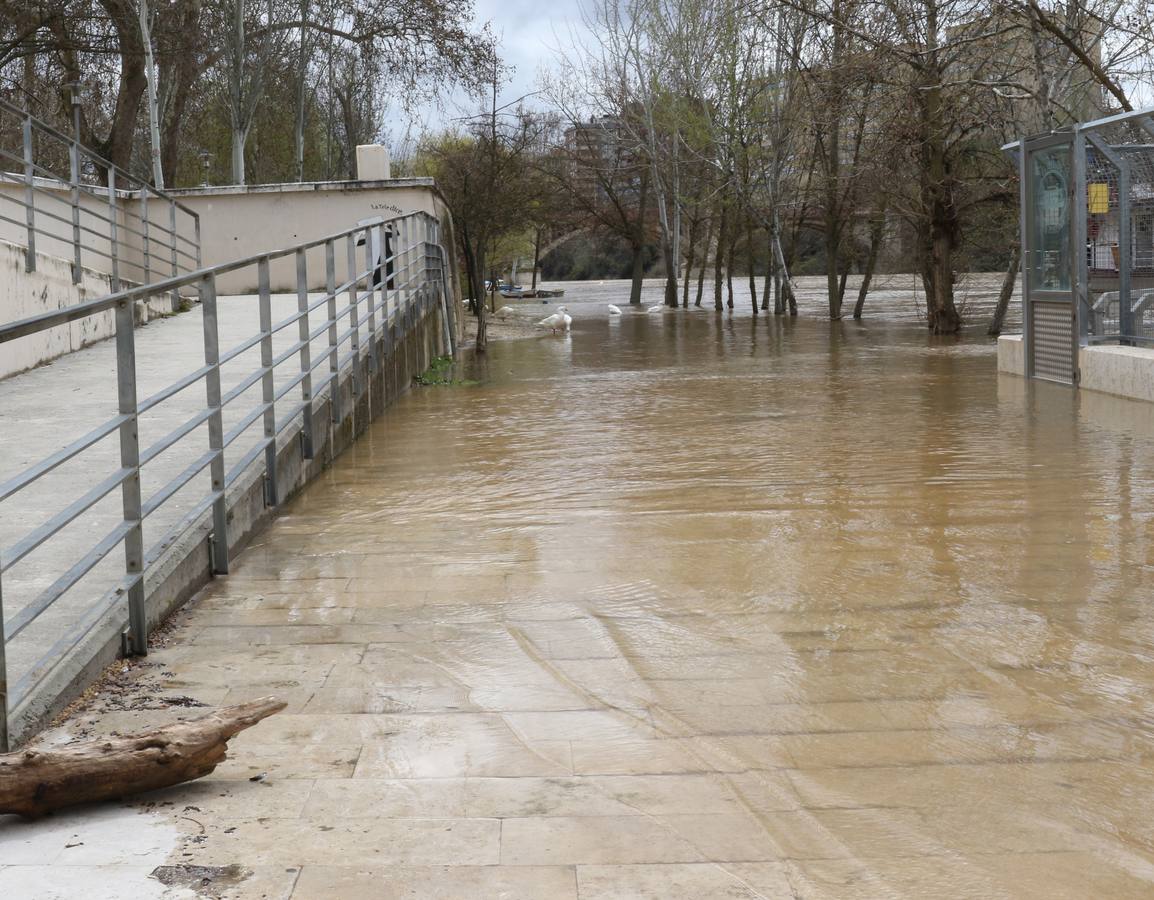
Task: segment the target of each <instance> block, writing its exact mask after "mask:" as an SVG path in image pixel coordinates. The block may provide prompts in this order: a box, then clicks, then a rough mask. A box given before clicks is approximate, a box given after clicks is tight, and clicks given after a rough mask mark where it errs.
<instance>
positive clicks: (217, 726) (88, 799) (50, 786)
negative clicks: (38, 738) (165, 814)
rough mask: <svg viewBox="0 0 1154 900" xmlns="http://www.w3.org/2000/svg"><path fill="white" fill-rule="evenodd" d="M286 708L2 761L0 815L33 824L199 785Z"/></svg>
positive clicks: (228, 711) (230, 711)
mask: <svg viewBox="0 0 1154 900" xmlns="http://www.w3.org/2000/svg"><path fill="white" fill-rule="evenodd" d="M285 705H286V704H285V702H284V701H283V700H277V699H275V698H273V697H265V698H263V699H260V700H254V701H252V702H251V703H242V704H240V705H239V706H228V707H225V708H224V709H221V710H218V711H217V712H215V713H212V714H211V715H207V716H203V717H202V718H199V719H193V720H192V721H189V722H177V723H175V724H172V725H165V726H162V727H160V728H157V729H154V730H153V731H145V732H141V733H139V734H134V735H130V736H128V737H114V738H102V739H100V740H96V741H84V742H83V743H77V744H69V745H65V746H62V747H52V748H47V749H43V750H39V749H29V750H20V751H17V752H16V753H6V754H3V755H0V813H10V814H15V815H18V816H24V817H25V818H28V819H32V818H37V817H39V816H42V815H44V814H45V813H48V812H51V811H52V810H54V809H60V808H61V807H64V806H74V805H75V804H77V803H93V802H95V801H98V800H114V799H117V798H120V797H124V796H127V795H130V794H140V793H143V792H145V791H154V790H157V789H158V788H163V787H169V786H170V785H174V784H181V783H182V782H185V781H192V780H193V779H196V778H201V777H203V776H205V775H207V774H208V773H209V772H211V771H212V770H213V769H215V768H216V767H217V765H218V764H219V763H221V762H222V761H223V760H224V758H225V751H226V750H227V749H228V741H229V739H230V738H231V737H233V735H235V734H237V733H238V732H240V731H243V730H244V729H246V728H251V727H252V726H253V725H255V724H256V723H257V722H259V721H260V720H261V719H264V718H267V717H268V716H271V715H272V714H273V713H277V712H280V711H281V710H282V709H284V708H285Z"/></svg>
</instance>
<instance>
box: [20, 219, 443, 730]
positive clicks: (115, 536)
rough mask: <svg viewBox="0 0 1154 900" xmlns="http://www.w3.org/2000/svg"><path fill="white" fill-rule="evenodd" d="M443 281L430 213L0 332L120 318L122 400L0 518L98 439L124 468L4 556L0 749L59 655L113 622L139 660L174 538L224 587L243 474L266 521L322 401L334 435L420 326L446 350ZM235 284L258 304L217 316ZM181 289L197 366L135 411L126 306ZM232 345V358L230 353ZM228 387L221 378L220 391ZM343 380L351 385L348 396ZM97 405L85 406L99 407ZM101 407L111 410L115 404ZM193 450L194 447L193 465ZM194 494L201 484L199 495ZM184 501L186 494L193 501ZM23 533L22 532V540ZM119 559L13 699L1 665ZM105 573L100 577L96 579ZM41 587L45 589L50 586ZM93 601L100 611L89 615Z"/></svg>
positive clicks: (29, 480) (118, 396)
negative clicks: (51, 558) (281, 286)
mask: <svg viewBox="0 0 1154 900" xmlns="http://www.w3.org/2000/svg"><path fill="white" fill-rule="evenodd" d="M310 251H312V253H311V258H312V259H313V261H314V263H315V262H316V261H318V260H320V259H321V258H322V255H323V265H324V277H323V284H324V288H323V290H311V291H310V283H312V284H320V283H321V278H320V273H319V271H317V272H315V274H314V275H313V276H312V277H311V278H310V272H309V269H310V266H309V260H310ZM282 260H283V261H284V262H285V263H291V266H292V269H291V270H290V271H293V272H295V274H293V275H290V276H288V278H289V279H290V280H291V281H292V283H293V286H294V290H291V291H287V292H283V293H279V294H274V293H273V291H272V290H271V288H270V284H271V281H272V276H271V274H270V273H271V272H273V271H274V270H278V269H279V268H280V266H274V264H276V263H277V262H278V261H282ZM283 264H284V263H282V265H283ZM446 266H447V257H446V252H445V248H444V247H443V246H442V245H441V243H440V225H439V223H438V221H437V219H436V218H435V217H433V216H431V215H429V214H427V213H415V214H411V215H408V216H402V217H398V218H394V219H389V220H385V219H379V218H378V219H374V220H369V221H368V222H365V223H361V224H360V225H358V226H357V227H355V228H352V229H349V230H348V231H344V232H341V233H339V234H334V235H330V236H328V237H325V238H321V239H319V240H314V241H310V242H308V243H304V244H299V245H297V246H294V247H290V248H286V249H282V250H278V251H275V252H271V253H262V254H258V255H256V256H251V257H248V258H245V259H241V260H237V261H235V262H230V263H227V264H223V265H218V266H213V267H211V268H206V269H201V270H197V271H193V272H189V273H187V274H184V275H178V276H177V277H174V278H168V279H164V280H162V281H157V282H155V283H153V284H149V285H146V286H143V287H138V288H132V289H128V290H122V291H119V292H117V293H113V294H110V295H109V296H106V297H102V298H100V299H98V300H92V301H89V302H86V303H80V304H78V305H75V306H72V307H68V308H64V309H60V310H56V311H52V312H48V313H43V314H40V315H37V316H34V317H31V318H28V319H24V320H21V321H17V322H13V323H10V324H7V325H0V345H3V344H4V343H5V342H9V341H14V340H17V339H19V338H21V337H24V336H27V335H31V334H35V333H37V332H40V331H43V330H44V329H47V328H52V327H55V326H59V325H62V324H64V323H67V322H73V321H76V320H78V319H82V318H84V317H87V316H91V315H95V314H98V313H101V312H104V311H106V310H113V311H114V312H115V320H116V343H115V351H116V353H115V355H116V366H115V368H116V385H115V389H114V391H113V389H112V388H111V385H110V386H109V391H108V392H109V393H113V392H114V394H115V409H116V414H115V415H113V416H112V417H111V418H109V419H108V420H107V421H104V422H102V423H101V424H100V425H99V426H98V427H96V428H94V429H90V430H88V431H87V432H86V433H84V434H82V435H79V436H75V437H72V438H71V439H70V440H69V442H68V443H67V445H66V446H63V447H62V448H61V449H59V450H57V451H56V452H54V453H51V454H49V455H47V456H45V457H44V458H42V459H40V460H39V461H38V462H36V463H35V464H34V465H31V466H29V467H27V468H26V469H24V471H22V472H20V473H19V474H18V475H16V476H15V477H12V478H10V479H9V480H7V481H4V482H3V483H0V503H2V502H4V501H7V500H9V499H10V498H13V497H15V496H17V495H19V494H20V493H21V492H23V491H25V490H27V489H29V488H30V487H31V486H32V485H34V484H35V483H36V482H37V481H38V480H39V479H41V478H43V477H44V476H46V475H48V474H49V473H51V472H53V471H54V470H56V469H57V468H58V467H61V466H63V465H65V464H66V463H69V462H70V461H73V460H76V459H82V458H83V457H84V455H85V454H87V453H91V452H93V448H95V447H97V446H98V445H99V444H100V442H102V441H104V440H105V439H108V440H109V441H110V442H111V440H112V436H113V435H115V436H116V437H117V439H118V442H119V453H118V456H114V451H113V449H112V447H111V446H110V445H106V446H105V459H104V461H103V465H104V466H105V468H102V467H101V464H100V463H101V461H100V460H99V459H98V460H97V463H95V464H87V463H85V464H84V465H85V468H84V474H83V478H84V483H83V484H81V485H80V486H79V487H77V486H75V485H73V484H70V485H68V491H67V501H69V502H67V505H66V506H64V508H63V509H60V510H52V511H47V512H44V513H43V521H41V522H40V523H39V524H38V525H36V526H35V527H30V528H27V530H24V531H22V533H21V536H20V537H18V539H17V540H16V541H15V543H13V544H11V545H9V546H4V547H0V749H6V748H7V747H8V744H9V735H8V727H9V721H10V718H9V717H10V715H11V714H12V712H13V711H14V710H16V709H17V708H18V707H19V706H20V705H21V704H22V703H24V702H25V701H26V700H27V699H28V698H29V696H30V695H31V694H32V692H33V691H35V689H36V688H37V686H38V685H39V684H40V683H41V682H43V680H44V678H45V677H46V676H47V675H48V674H49V673H50V672H51V671H52V669H53V667H54V666H56V665H57V664H58V662H59V661H60V660H61V659H62V658H63V657H64V656H65V654H67V653H69V652H70V651H71V650H72V649H73V648H75V647H76V646H77V645H78V644H79V643H80V642H81V641H82V640H83V639H84V638H85V636H86V635H88V634H89V633H91V631H92V630H93V628H95V627H96V625H97V624H98V623H99V622H101V621H105V620H106V617H107V616H108V615H109V614H115V615H117V616H119V619H118V622H119V623H120V626H123V624H124V623H125V622H127V628H126V629H125V630H123V631H122V635H123V638H122V639H123V651H124V652H125V653H126V654H134V655H141V654H144V653H146V652H147V647H148V616H147V614H146V597H145V589H146V578H147V577H148V576H149V574H150V572H152V571H154V567H155V566H156V564H157V562H158V560H160V559H161V558H162V556H164V554H165V553H166V551H168V550H169V548H171V547H172V546H173V545H174V544H175V543H176V542H177V541H178V540H179V539H180V538H181V537H182V536H185V535H187V534H189V533H190V532H191V531H193V530H194V529H197V528H200V529H201V530H203V529H204V528H205V527H206V526H207V527H208V529H209V541H210V545H209V546H210V559H211V569H212V571H213V572H214V573H226V572H227V571H228V567H229V549H228V548H229V538H228V529H229V517H228V510H227V508H226V496H227V493H228V491H229V489H230V487H232V486H233V485H234V484H236V483H237V481H238V479H240V478H241V477H242V476H244V475H245V473H249V477H252V478H255V477H258V474H256V473H259V475H263V478H264V485H265V502H266V504H268V505H275V504H276V503H277V502H278V498H277V495H276V494H277V472H276V468H277V448H278V440H279V442H280V446H282V447H283V446H284V445H285V443H286V442H287V441H289V440H291V439H299V440H300V441H301V450H302V455H303V457H304V458H305V459H308V458H311V457H312V455H313V449H314V447H316V446H317V440H316V437H317V429H318V428H321V427H324V428H328V427H329V423H328V422H318V421H317V417H316V416H315V413H316V410H317V405H318V403H319V402H320V401H321V400H323V399H324V398H325V397H326V396H327V397H328V398H329V404H328V408H329V409H330V411H331V416H330V418H331V421H332V422H341V421H343V419H342V409H341V405H342V402H343V401H342V394H344V393H346V392H347V391H348V390H351V402H352V403H353V407H352V409H354V410H355V409H356V404H357V403H358V402H359V401H360V399H361V398H363V396H364V395H365V392H366V390H368V389H369V388H368V385H367V384H366V381H367V380H368V381H371V379H372V376H373V374H374V373H381V372H382V371H383V369H382V366H384V364H385V362H386V360H387V359H388V358H389V356H390V354H392V353H393V350H394V347H395V346H397V345H398V344H399V342H400V341H402V340H403V339H404V337H405V335H406V334H408V333H409V332H410V331H411V330H412V329H413V328H414V326H415V325H417V324H418V323H419V322H420V321H423V318H424V316H426V315H434V314H435V315H438V316H439V317H440V323H441V326H442V327H441V328H440V329H439V333H440V335H441V336H442V340H443V342H442V346H441V347H440V350H441V352H452V351H453V350H454V349H455V348H454V346H453V340H454V338H453V335H454V334H455V330H454V329H455V322H454V316H455V310H454V304H453V303H452V301H451V298H450V296H449V283H448V281H447V275H446ZM242 270H247V271H245V273H244V276H245V277H247V278H248V279H249V281H248V282H245V283H252V284H255V285H256V294H255V298H254V297H252V296H251V295H246V296H233V297H225V296H224V295H222V298H223V299H225V300H226V302H224V303H223V304H222V303H221V302H219V301H218V290H217V289H218V283H220V282H221V281H222V280H223V279H224V277H225V276H229V279H228V282H227V283H231V284H234V285H235V284H237V283H240V282H239V280H238V277H237V275H236V274H235V273H238V272H241V271H242ZM182 288H187V289H190V290H192V291H193V292H194V293H195V295H197V296H198V297H199V300H200V306H201V316H202V320H203V351H204V352H203V358H204V364H203V365H200V366H197V367H196V368H194V369H193V370H192V371H189V372H186V373H185V374H183V375H182V377H180V378H177V379H176V380H174V381H172V382H170V383H169V384H167V385H166V386H164V387H162V388H160V389H159V390H155V391H154V392H152V393H151V394H150V395H149V396H147V397H144V398H141V397H139V396H138V381H139V379H140V377H141V376H142V375H143V374H145V373H142V372H140V371H138V368H139V367H138V363H137V357H136V333H135V331H134V329H133V315H132V310H133V305H134V303H135V301H137V300H141V299H145V298H147V297H148V296H150V295H153V294H163V293H167V292H169V291H174V290H180V289H182ZM254 305H255V306H256V307H257V312H258V314H259V328H258V329H257V330H256V331H255V332H252V333H245V334H244V335H243V337H242V338H241V339H240V340H238V341H236V338H237V337H238V335H236V334H226V333H222V328H221V326H220V319H221V313H222V309H227V310H229V311H230V314H231V311H232V310H240V311H243V312H244V314H245V315H251V312H252V307H253V306H254ZM282 307H283V308H282ZM286 312H287V314H284V313H286ZM177 321H178V322H180V321H184V320H177ZM223 330H224V331H227V330H228V329H223ZM230 341H236V342H235V343H228V344H227V346H226V342H230ZM286 343H287V345H285V344H286ZM405 346H407V345H405ZM197 356H198V358H199V354H197ZM238 369H239V373H238V372H237V370H238ZM222 371H225V372H226V376H225V377H222ZM345 375H348V379H345V380H344V381H342V377H343V376H345ZM198 383H199V384H202V385H203V390H204V401H203V403H201V402H197V403H196V405H195V407H194V408H193V409H191V414H189V412H190V410H189V409H188V402H187V398H188V396H189V394H188V392H189V390H190V389H191V388H192V387H193V386H194V385H196V384H198ZM342 384H343V385H344V387H342ZM350 385H351V388H350ZM93 390H95V388H93ZM178 398H185V399H184V400H178ZM246 398H247V401H248V402H247V403H246ZM348 399H349V398H348V397H346V398H344V400H345V401H347V400H348ZM96 400H97V398H96V397H93V399H92V402H94V403H95V402H96ZM109 401H110V402H109V408H112V403H111V398H109ZM172 405H175V406H176V408H177V410H178V412H179V414H180V418H179V420H178V424H176V425H175V427H173V421H174V419H173V418H172V417H171V416H170V417H169V418H168V419H167V421H165V422H164V423H163V424H164V428H163V431H164V433H163V435H162V436H160V437H158V438H157V439H156V440H154V441H151V442H148V443H145V442H144V441H142V440H141V437H140V425H141V417H143V416H146V415H148V414H150V413H154V412H156V411H158V410H161V409H163V408H164V407H166V406H172ZM246 435H247V438H246ZM298 436H299V437H298ZM66 439H67V438H66ZM189 441H192V442H193V443H192V445H191V446H192V449H191V450H190V449H189V443H188V442H189ZM246 441H247V444H246ZM60 443H63V441H61V442H60ZM178 444H180V445H181V446H182V447H183V448H184V449H183V452H182V453H180V454H175V455H177V456H183V457H184V459H181V460H179V461H178V462H176V463H170V466H171V468H176V469H179V471H176V472H175V473H173V472H172V471H171V469H170V470H169V471H164V472H163V473H162V474H161V476H160V477H159V481H157V476H156V475H155V474H150V475H149V480H150V481H153V482H157V485H158V486H157V487H156V488H155V490H152V491H144V490H142V476H143V475H145V474H146V473H147V472H149V470H150V469H151V470H153V471H155V463H156V461H157V460H158V459H159V458H161V457H162V456H165V455H168V456H171V455H173V448H175V447H176V446H177V445H178ZM116 460H118V461H116ZM185 460H187V461H188V462H187V465H184V462H185ZM205 472H207V478H206V479H205V477H204V474H203V473H205ZM195 479H202V481H201V483H200V485H199V486H198V485H197V482H196V481H195ZM246 483H251V482H246ZM188 491H191V492H192V495H191V498H190V497H189V496H188ZM181 492H183V493H182V496H183V497H184V498H185V501H184V502H185V506H184V507H183V508H181V509H180V510H179V511H180V515H179V516H178V517H176V518H175V521H172V522H171V523H169V524H168V525H167V527H163V528H159V529H158V531H159V533H158V534H157V535H156V536H155V537H153V536H152V535H148V534H147V531H148V530H149V528H148V527H146V526H148V524H149V523H150V522H153V521H156V520H155V519H154V517H156V516H157V515H158V514H159V513H160V511H161V510H162V509H163V508H164V507H165V506H166V504H168V503H170V501H171V500H172V498H174V497H175V496H176V495H177V494H178V493H181ZM117 494H119V496H120V500H121V503H120V506H121V507H122V508H123V514H122V515H120V514H119V510H118V511H117V514H116V515H115V524H114V526H113V527H111V528H109V529H107V530H106V531H105V532H103V533H100V532H96V533H97V534H99V537H98V538H96V539H94V537H93V533H92V532H87V533H86V535H87V536H86V538H85V541H84V543H83V544H82V545H81V547H79V548H73V555H74V556H75V557H76V558H75V560H74V561H73V562H72V563H71V565H69V566H67V567H65V565H64V564H60V565H59V567H58V568H59V571H51V572H49V573H44V572H37V573H35V574H36V575H37V576H38V578H39V581H38V582H37V583H36V591H35V592H29V597H28V599H27V602H25V603H23V605H21V606H19V607H18V608H15V609H13V610H10V611H9V612H8V613H7V614H5V611H4V600H3V597H4V595H3V579H4V577H5V576H6V575H7V576H10V573H11V572H12V570H13V569H14V567H17V566H19V565H20V564H21V563H22V562H26V561H27V559H28V557H29V556H30V554H32V553H33V552H34V551H36V550H37V549H38V548H40V547H41V545H43V544H44V543H45V542H46V541H49V540H50V539H52V538H53V537H54V536H57V535H59V534H60V533H61V531H62V530H63V529H65V528H67V527H68V526H69V525H70V524H72V523H74V522H75V521H77V518H78V517H79V516H81V515H82V514H84V513H85V512H86V511H88V510H90V509H92V508H93V507H94V506H95V505H96V504H98V503H99V502H100V501H101V500H102V499H105V498H115V497H116V495H117ZM10 521H11V520H10ZM105 524H106V525H107V524H108V523H107V522H106V523H105ZM24 525H25V523H24V522H23V521H22V522H21V527H22V528H23V527H24ZM146 537H147V538H149V539H146ZM120 547H122V548H123V555H124V564H123V566H117V567H116V569H115V571H114V572H112V573H111V574H110V575H109V576H108V578H107V580H106V581H105V582H104V583H101V584H99V585H97V587H96V588H93V587H91V586H87V587H86V588H85V590H84V591H83V592H82V595H81V597H80V599H79V601H76V600H75V598H73V599H72V600H69V603H68V604H64V606H65V607H66V609H65V613H67V615H65V618H66V619H67V620H68V623H67V627H66V628H65V629H64V633H63V634H61V635H60V636H59V637H57V638H56V639H55V640H52V639H43V638H38V639H37V646H36V648H35V650H36V652H37V654H38V655H37V656H36V658H35V661H34V662H32V664H31V665H29V666H27V667H26V671H24V672H23V673H22V675H21V676H20V677H19V678H16V679H15V680H14V681H13V682H12V683H11V684H9V681H8V675H9V671H8V670H9V666H8V663H7V662H6V658H7V657H6V649H7V648H8V647H9V646H10V645H11V644H12V642H13V640H14V639H16V638H18V637H19V636H20V635H21V634H22V633H24V632H25V630H26V629H28V628H29V627H30V626H32V625H33V623H34V622H36V621H37V619H38V618H40V617H41V616H42V615H43V614H44V613H45V612H46V611H48V610H49V609H52V608H53V607H54V605H57V604H60V601H61V600H62V598H65V597H66V596H68V595H69V592H70V591H72V590H73V589H74V588H76V586H77V585H78V584H79V583H80V582H81V580H82V579H83V578H84V577H85V576H86V575H87V574H88V573H90V572H92V571H93V570H94V567H96V566H97V564H98V563H101V561H102V560H105V559H106V557H109V556H110V554H113V553H114V551H116V550H117V548H120ZM70 558H71V557H70ZM107 568H108V565H107V563H105V564H104V566H103V567H102V571H103V570H106V569H107ZM34 581H35V579H34ZM46 581H50V583H47V584H45V582H46ZM92 597H99V598H100V599H99V600H97V601H93V600H91V599H90V598H92ZM45 647H46V649H44V651H43V652H42V653H41V652H39V651H40V650H41V649H42V648H45Z"/></svg>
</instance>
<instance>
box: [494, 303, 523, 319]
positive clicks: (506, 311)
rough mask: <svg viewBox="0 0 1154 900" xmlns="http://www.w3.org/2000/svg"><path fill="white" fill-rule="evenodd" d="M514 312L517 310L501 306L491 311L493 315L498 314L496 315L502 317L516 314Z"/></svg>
mask: <svg viewBox="0 0 1154 900" xmlns="http://www.w3.org/2000/svg"><path fill="white" fill-rule="evenodd" d="M516 313H517V310H515V309H513V307H511V306H502V307H501V308H500V309H499V310H497V311H496V312H495V313H493V315H495V316H498V317H500V318H502V319H503V318H505V316H512V315H516Z"/></svg>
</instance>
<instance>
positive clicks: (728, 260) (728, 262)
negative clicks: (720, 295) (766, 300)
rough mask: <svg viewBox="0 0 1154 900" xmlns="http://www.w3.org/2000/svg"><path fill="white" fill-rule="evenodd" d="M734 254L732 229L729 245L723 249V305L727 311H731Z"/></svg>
mask: <svg viewBox="0 0 1154 900" xmlns="http://www.w3.org/2000/svg"><path fill="white" fill-rule="evenodd" d="M735 224H736V223H735ZM736 253H737V229H736V228H732V229H731V233H730V235H729V245H728V246H727V247H726V248H725V305H726V307H728V308H729V309H733V259H734V256H735V255H736Z"/></svg>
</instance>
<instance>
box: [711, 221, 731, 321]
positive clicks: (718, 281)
mask: <svg viewBox="0 0 1154 900" xmlns="http://www.w3.org/2000/svg"><path fill="white" fill-rule="evenodd" d="M725 212H726V211H725V207H724V206H722V207H721V216H720V219H721V222H720V224H719V225H718V226H717V251H716V252H715V253H714V254H713V308H714V309H715V310H717V311H718V312H721V310H723V309H725V307H724V306H723V305H722V302H721V287H722V269H723V267H724V265H725V248H726V238H727V237H728V235H727V234H726V232H727V231H728V229H727V227H726V225H727V222H726V218H727V217H726V214H725Z"/></svg>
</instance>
